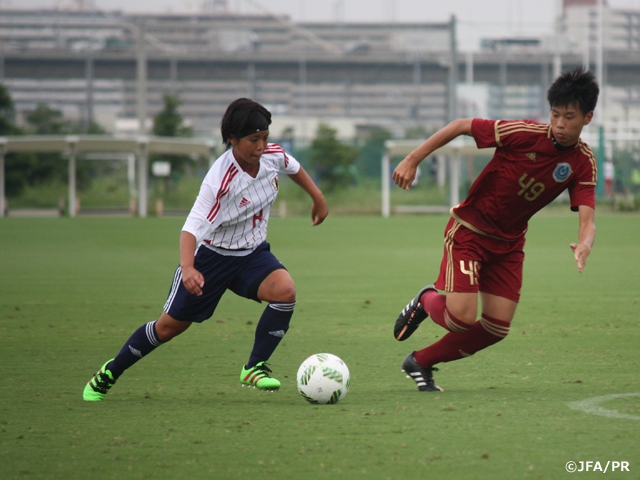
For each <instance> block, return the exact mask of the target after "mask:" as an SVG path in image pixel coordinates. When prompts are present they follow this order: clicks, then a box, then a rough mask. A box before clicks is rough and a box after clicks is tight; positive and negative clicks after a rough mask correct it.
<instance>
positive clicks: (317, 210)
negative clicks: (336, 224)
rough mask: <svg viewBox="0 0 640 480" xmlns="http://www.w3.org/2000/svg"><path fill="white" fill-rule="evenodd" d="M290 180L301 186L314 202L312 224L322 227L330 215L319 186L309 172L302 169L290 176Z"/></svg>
mask: <svg viewBox="0 0 640 480" xmlns="http://www.w3.org/2000/svg"><path fill="white" fill-rule="evenodd" d="M289 178H291V180H293V181H294V182H296V183H297V184H298V185H300V186H301V187H302V188H303V189H304V190H305V191H306V192H307V193H308V194H309V196H310V197H311V199H312V200H313V205H312V207H311V222H312V225H320V224H321V223H322V222H324V219H325V218H327V215H329V207H327V202H326V201H325V199H324V195H323V194H322V192H321V191H320V189H319V188H318V186H317V185H316V184H315V183H313V180H312V179H311V177H310V176H309V174H308V173H307V171H306V170H305V169H304V168H302V167H300V170H298V173H295V174H293V175H289Z"/></svg>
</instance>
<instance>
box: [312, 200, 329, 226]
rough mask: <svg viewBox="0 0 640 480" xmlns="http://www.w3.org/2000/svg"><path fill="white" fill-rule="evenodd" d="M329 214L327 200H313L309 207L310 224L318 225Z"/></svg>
mask: <svg viewBox="0 0 640 480" xmlns="http://www.w3.org/2000/svg"><path fill="white" fill-rule="evenodd" d="M327 215H329V207H328V206H327V202H326V201H325V200H324V198H323V199H322V200H318V201H315V202H313V206H312V207H311V225H312V226H314V227H315V226H316V225H320V224H321V223H322V222H324V219H325V218H327Z"/></svg>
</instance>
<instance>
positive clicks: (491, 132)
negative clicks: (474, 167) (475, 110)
mask: <svg viewBox="0 0 640 480" xmlns="http://www.w3.org/2000/svg"><path fill="white" fill-rule="evenodd" d="M471 134H472V136H473V138H474V139H475V141H476V145H477V146H478V148H488V147H495V148H496V151H495V154H494V156H493V158H492V159H491V161H490V162H489V164H488V165H487V166H486V167H485V168H484V169H483V170H482V172H481V173H480V175H479V176H478V178H477V179H476V181H475V182H474V183H473V185H472V186H471V189H470V191H469V194H468V195H467V198H466V199H465V200H464V201H463V202H462V203H461V204H460V205H458V206H457V207H454V208H453V209H452V215H453V217H454V218H455V219H456V220H458V221H459V222H460V223H462V224H463V225H465V226H467V227H468V228H470V229H472V230H474V231H476V232H478V233H481V234H484V235H488V236H491V237H496V238H500V239H506V240H514V239H517V238H519V237H521V236H522V235H524V233H525V232H526V230H527V224H528V222H529V219H530V218H531V217H532V216H533V215H534V214H535V213H536V212H538V211H539V210H541V209H542V208H543V207H544V206H545V205H548V204H549V203H550V202H551V201H552V200H553V199H555V198H556V197H557V196H558V195H560V194H561V193H562V192H563V191H564V190H565V189H568V190H569V199H570V201H571V209H572V210H574V211H576V210H577V209H578V206H579V205H587V206H589V207H592V208H595V198H594V193H595V185H596V179H597V165H596V160H595V158H594V157H593V153H592V152H591V149H590V148H589V146H588V145H587V144H586V143H584V142H583V141H582V140H580V141H579V142H578V143H577V144H576V145H575V146H574V147H572V148H568V149H567V148H564V149H563V147H557V146H556V145H555V143H554V140H553V137H552V134H551V125H544V124H540V123H536V122H533V121H529V120H519V121H502V120H483V119H477V118H476V119H474V120H473V122H472V126H471Z"/></svg>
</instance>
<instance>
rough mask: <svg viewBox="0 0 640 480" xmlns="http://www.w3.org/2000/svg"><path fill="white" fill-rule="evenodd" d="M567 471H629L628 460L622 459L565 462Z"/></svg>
mask: <svg viewBox="0 0 640 480" xmlns="http://www.w3.org/2000/svg"><path fill="white" fill-rule="evenodd" d="M565 468H566V469H567V472H569V473H574V472H578V473H580V472H602V473H607V472H628V471H629V462H623V461H615V460H614V461H611V460H607V463H604V462H593V461H590V460H589V461H586V462H567V464H566V465H565Z"/></svg>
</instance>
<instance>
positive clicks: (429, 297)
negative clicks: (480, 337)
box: [420, 290, 471, 333]
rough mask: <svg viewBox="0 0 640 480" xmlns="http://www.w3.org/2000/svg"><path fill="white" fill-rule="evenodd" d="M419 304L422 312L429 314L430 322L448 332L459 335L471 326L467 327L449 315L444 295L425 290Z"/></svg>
mask: <svg viewBox="0 0 640 480" xmlns="http://www.w3.org/2000/svg"><path fill="white" fill-rule="evenodd" d="M420 303H422V306H423V308H424V311H425V312H427V313H428V314H429V316H430V317H431V320H433V321H434V322H435V323H436V324H438V325H440V326H441V327H442V328H445V329H447V330H449V331H450V332H456V333H461V332H465V331H467V330H469V328H470V327H471V325H467V324H466V323H464V322H463V321H462V320H459V319H457V318H456V317H454V316H453V315H451V312H449V310H448V309H447V296H446V295H442V294H440V293H438V292H435V291H433V290H427V291H426V292H424V293H423V294H422V296H421V297H420Z"/></svg>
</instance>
